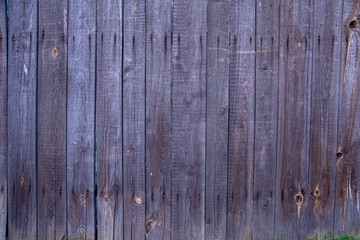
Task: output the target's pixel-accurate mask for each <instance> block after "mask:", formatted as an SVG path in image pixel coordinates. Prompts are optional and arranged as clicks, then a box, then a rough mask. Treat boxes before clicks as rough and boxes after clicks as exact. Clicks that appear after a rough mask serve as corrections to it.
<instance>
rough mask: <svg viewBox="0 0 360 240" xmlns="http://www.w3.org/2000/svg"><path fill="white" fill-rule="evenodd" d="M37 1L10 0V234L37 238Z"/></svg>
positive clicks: (10, 237)
mask: <svg viewBox="0 0 360 240" xmlns="http://www.w3.org/2000/svg"><path fill="white" fill-rule="evenodd" d="M37 7H38V6H37V1H35V0H29V1H8V17H9V20H8V43H9V46H8V79H11V84H9V86H8V123H9V125H8V163H9V164H8V184H9V189H8V203H9V205H8V213H9V215H8V226H9V228H8V231H9V232H8V234H9V236H8V237H9V239H36V237H37V232H36V227H37V217H36V215H37V210H36V209H37V203H36V193H37V190H36V188H37V186H36V72H37V59H36V57H37V56H36V55H37V53H36V51H37V36H36V32H37V9H38V8H37Z"/></svg>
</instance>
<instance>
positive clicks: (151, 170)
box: [146, 0, 171, 240]
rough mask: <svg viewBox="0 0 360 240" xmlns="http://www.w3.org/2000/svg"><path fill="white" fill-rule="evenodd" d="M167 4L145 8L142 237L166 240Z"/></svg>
mask: <svg viewBox="0 0 360 240" xmlns="http://www.w3.org/2000/svg"><path fill="white" fill-rule="evenodd" d="M170 68H171V1H169V0H166V1H162V0H154V1H148V2H147V6H146V238H147V239H154V240H159V239H170V214H171V209H170V203H171V202H170V200H171V199H170V196H171V191H170V190H171V189H170V150H171V141H170V140H171V129H170V128H171V122H170V120H171V112H170V109H171V103H170V100H171V99H170V97H171V96H170V91H171V85H170V84H171V72H170Z"/></svg>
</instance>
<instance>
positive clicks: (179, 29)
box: [171, 0, 207, 239]
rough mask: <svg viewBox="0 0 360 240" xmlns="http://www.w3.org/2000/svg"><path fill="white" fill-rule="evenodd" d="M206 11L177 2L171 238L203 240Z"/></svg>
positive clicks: (199, 3)
mask: <svg viewBox="0 0 360 240" xmlns="http://www.w3.org/2000/svg"><path fill="white" fill-rule="evenodd" d="M206 7H207V1H205V0H201V1H186V2H185V1H180V0H176V1H174V2H173V39H172V44H173V45H172V98H171V99H172V111H171V120H172V141H171V142H172V157H171V160H172V177H171V184H172V186H171V188H172V190H171V192H172V194H171V202H172V205H171V206H172V211H171V216H172V218H171V229H172V233H171V238H172V239H203V238H204V225H205V222H204V214H205V130H206V129H205V128H206V23H207V21H206Z"/></svg>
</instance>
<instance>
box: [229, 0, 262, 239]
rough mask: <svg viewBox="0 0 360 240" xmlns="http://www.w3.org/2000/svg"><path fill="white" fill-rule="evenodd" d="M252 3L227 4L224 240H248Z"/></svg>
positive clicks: (252, 101) (252, 108)
mask: <svg viewBox="0 0 360 240" xmlns="http://www.w3.org/2000/svg"><path fill="white" fill-rule="evenodd" d="M255 7H256V6H255V2H254V1H251V0H246V1H231V2H230V20H229V24H230V39H229V41H230V71H229V72H230V92H229V94H230V103H229V104H230V115H229V118H230V119H229V153H228V154H229V162H228V187H227V189H228V190H227V191H228V193H227V204H228V207H227V239H251V237H252V230H253V229H252V208H253V199H252V193H253V156H254V155H253V152H254V111H255V55H256V53H255Z"/></svg>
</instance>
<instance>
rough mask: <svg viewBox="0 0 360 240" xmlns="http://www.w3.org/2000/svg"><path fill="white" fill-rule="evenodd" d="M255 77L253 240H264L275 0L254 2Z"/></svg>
mask: <svg viewBox="0 0 360 240" xmlns="http://www.w3.org/2000/svg"><path fill="white" fill-rule="evenodd" d="M255 76H256V83H255V95H256V96H255V104H256V106H255V147H254V150H255V153H254V192H253V195H252V197H253V199H254V211H253V224H254V232H253V238H254V239H268V238H272V237H273V236H274V216H275V185H276V156H277V155H276V153H277V152H276V151H277V149H276V148H277V145H276V144H277V123H278V122H277V120H278V118H277V113H278V85H279V5H278V0H271V1H257V6H256V73H255ZM255 229H256V230H255ZM265 232H266V233H267V234H266V235H265V234H264V233H265Z"/></svg>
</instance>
